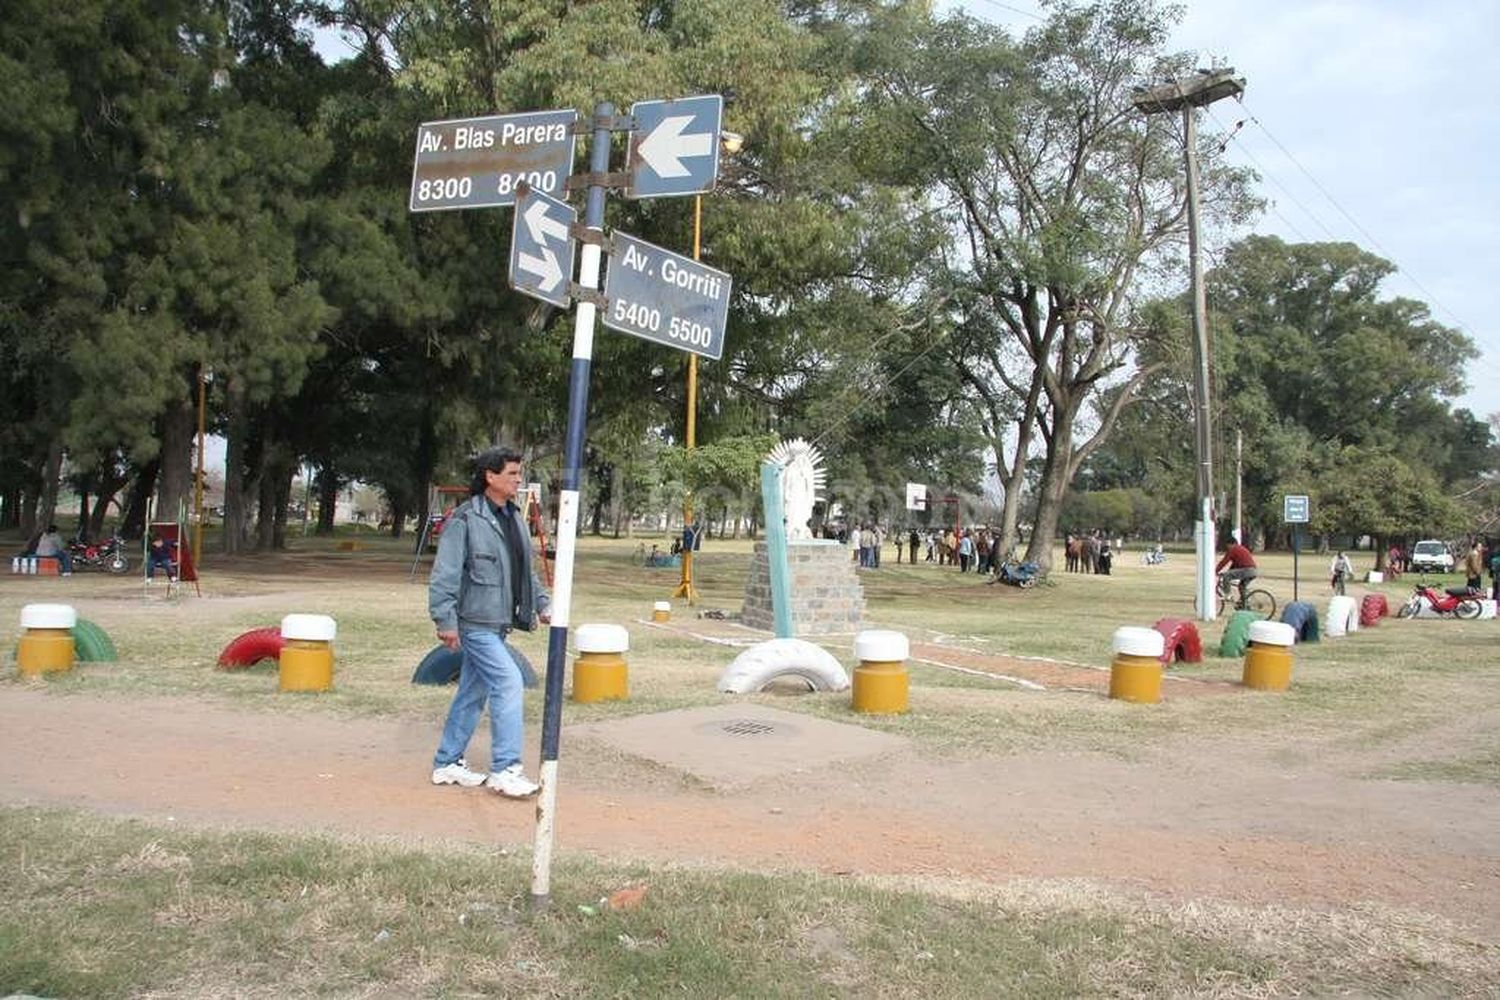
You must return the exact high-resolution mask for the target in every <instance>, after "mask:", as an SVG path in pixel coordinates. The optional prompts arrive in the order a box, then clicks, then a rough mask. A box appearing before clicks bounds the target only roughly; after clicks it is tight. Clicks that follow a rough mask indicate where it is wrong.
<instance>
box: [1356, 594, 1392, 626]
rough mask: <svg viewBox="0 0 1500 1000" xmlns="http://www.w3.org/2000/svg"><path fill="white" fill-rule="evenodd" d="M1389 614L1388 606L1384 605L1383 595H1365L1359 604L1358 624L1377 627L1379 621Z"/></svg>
mask: <svg viewBox="0 0 1500 1000" xmlns="http://www.w3.org/2000/svg"><path fill="white" fill-rule="evenodd" d="M1390 613H1391V608H1390V605H1389V604H1387V603H1386V599H1385V595H1384V594H1366V595H1365V596H1364V599H1363V600H1362V601H1360V602H1359V623H1360V624H1361V625H1378V624H1380V619H1382V618H1384V617H1385V616H1386V615H1388V614H1390Z"/></svg>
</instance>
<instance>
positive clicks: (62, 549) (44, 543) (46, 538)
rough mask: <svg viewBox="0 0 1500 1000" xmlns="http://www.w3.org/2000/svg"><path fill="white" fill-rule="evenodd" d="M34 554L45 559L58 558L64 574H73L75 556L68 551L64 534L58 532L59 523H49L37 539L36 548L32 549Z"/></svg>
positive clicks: (58, 565) (58, 564)
mask: <svg viewBox="0 0 1500 1000" xmlns="http://www.w3.org/2000/svg"><path fill="white" fill-rule="evenodd" d="M32 554H33V555H36V556H38V557H40V558H44V559H56V560H57V567H58V570H59V571H60V572H61V573H62V575H63V576H72V575H73V556H72V555H71V554H70V553H69V552H68V546H67V543H66V542H64V541H63V540H62V535H60V534H59V533H58V531H57V525H55V524H49V525H47V530H46V531H44V532H42V537H40V538H38V539H37V540H36V548H35V549H33V550H32Z"/></svg>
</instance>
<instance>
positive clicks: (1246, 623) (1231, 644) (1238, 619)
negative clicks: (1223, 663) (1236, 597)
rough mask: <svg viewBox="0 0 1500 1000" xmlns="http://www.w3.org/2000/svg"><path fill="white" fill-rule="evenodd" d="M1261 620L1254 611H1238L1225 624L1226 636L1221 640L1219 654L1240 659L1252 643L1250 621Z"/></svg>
mask: <svg viewBox="0 0 1500 1000" xmlns="http://www.w3.org/2000/svg"><path fill="white" fill-rule="evenodd" d="M1260 620H1261V617H1260V615H1258V614H1256V613H1255V612H1254V611H1236V612H1235V613H1234V617H1232V618H1230V619H1229V623H1228V624H1227V625H1225V626H1224V637H1223V638H1222V639H1220V640H1219V655H1220V656H1228V657H1232V658H1234V659H1239V658H1240V657H1241V656H1244V655H1245V647H1246V646H1248V645H1249V644H1250V623H1251V622H1258V621H1260Z"/></svg>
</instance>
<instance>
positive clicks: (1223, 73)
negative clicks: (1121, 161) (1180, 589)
mask: <svg viewBox="0 0 1500 1000" xmlns="http://www.w3.org/2000/svg"><path fill="white" fill-rule="evenodd" d="M1244 90H1245V81H1244V79H1243V78H1242V77H1236V76H1235V75H1234V70H1233V69H1220V70H1199V71H1198V72H1197V73H1194V74H1193V75H1192V76H1187V77H1183V78H1181V79H1178V80H1173V81H1171V82H1170V83H1163V84H1160V85H1158V86H1155V87H1145V88H1141V89H1140V90H1138V91H1136V95H1135V97H1134V99H1133V101H1132V103H1134V104H1135V106H1136V108H1137V109H1138V110H1140V111H1141V112H1143V113H1145V114H1148V115H1152V114H1164V113H1167V112H1172V111H1181V112H1182V123H1183V140H1184V141H1183V145H1184V152H1185V158H1186V161H1187V210H1188V268H1189V273H1190V276H1191V282H1192V296H1193V362H1194V364H1193V389H1194V393H1193V409H1194V410H1195V411H1196V414H1195V417H1196V425H1197V434H1196V435H1195V439H1194V440H1195V443H1196V457H1197V463H1198V477H1197V478H1198V516H1199V521H1198V524H1197V530H1196V531H1195V532H1194V533H1193V534H1194V540H1195V542H1196V548H1197V556H1198V574H1197V590H1196V598H1197V605H1198V617H1199V618H1200V619H1202V620H1203V621H1206V622H1207V621H1213V620H1214V618H1215V617H1217V612H1218V609H1217V607H1216V604H1217V602H1216V600H1215V595H1214V583H1215V580H1214V579H1213V569H1212V567H1213V560H1214V550H1215V544H1214V483H1213V448H1212V441H1213V435H1212V430H1213V428H1212V418H1211V415H1210V413H1209V408H1208V407H1209V399H1208V385H1209V382H1208V357H1209V349H1208V298H1207V294H1206V293H1205V292H1204V290H1203V258H1202V255H1201V253H1200V252H1199V247H1198V226H1199V220H1198V216H1199V206H1198V124H1197V110H1198V109H1199V108H1201V107H1205V106H1207V105H1209V104H1212V103H1213V102H1214V101H1218V100H1222V99H1223V98H1226V97H1238V96H1239V95H1240V94H1241V93H1243V92H1244ZM1236 496H1238V494H1236ZM1236 505H1238V501H1236ZM1236 521H1238V516H1236Z"/></svg>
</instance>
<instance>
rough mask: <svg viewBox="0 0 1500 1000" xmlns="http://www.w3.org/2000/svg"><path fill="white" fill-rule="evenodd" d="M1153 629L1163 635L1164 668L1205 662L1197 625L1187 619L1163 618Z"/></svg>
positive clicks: (1162, 657)
mask: <svg viewBox="0 0 1500 1000" xmlns="http://www.w3.org/2000/svg"><path fill="white" fill-rule="evenodd" d="M1151 627H1152V628H1154V629H1156V631H1158V632H1160V633H1161V635H1162V647H1163V648H1162V654H1161V663H1162V666H1164V667H1170V666H1171V665H1172V664H1173V663H1174V662H1180V663H1202V662H1203V639H1202V638H1201V637H1200V636H1199V635H1198V626H1197V624H1196V623H1194V622H1191V621H1188V620H1187V619H1186V618H1162V619H1159V620H1158V621H1157V623H1156V624H1155V625H1153V626H1151Z"/></svg>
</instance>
